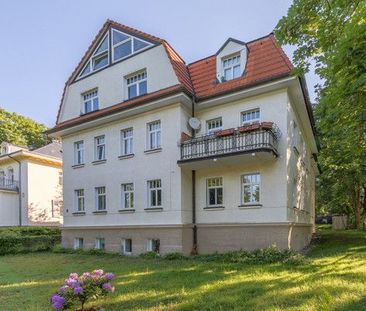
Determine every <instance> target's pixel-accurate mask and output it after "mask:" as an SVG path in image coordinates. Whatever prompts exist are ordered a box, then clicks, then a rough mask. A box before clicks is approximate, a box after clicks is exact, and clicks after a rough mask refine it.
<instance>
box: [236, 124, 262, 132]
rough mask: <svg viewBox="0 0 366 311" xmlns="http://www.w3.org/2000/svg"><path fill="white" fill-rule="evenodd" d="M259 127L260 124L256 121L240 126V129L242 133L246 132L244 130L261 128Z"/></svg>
mask: <svg viewBox="0 0 366 311" xmlns="http://www.w3.org/2000/svg"><path fill="white" fill-rule="evenodd" d="M259 128H260V124H259V123H254V124H248V125H243V126H241V127H239V128H238V130H239V132H240V133H244V132H251V131H255V130H259Z"/></svg>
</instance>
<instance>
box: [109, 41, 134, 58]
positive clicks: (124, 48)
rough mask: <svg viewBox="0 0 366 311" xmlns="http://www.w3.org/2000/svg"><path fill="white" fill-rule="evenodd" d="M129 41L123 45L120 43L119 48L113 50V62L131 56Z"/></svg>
mask: <svg viewBox="0 0 366 311" xmlns="http://www.w3.org/2000/svg"><path fill="white" fill-rule="evenodd" d="M131 49H132V47H131V40H130V41H127V42H125V43H122V44H121V45H119V46H116V47H115V48H114V57H113V58H114V60H117V59H121V58H123V57H126V56H128V55H130V54H131V52H132V50H131Z"/></svg>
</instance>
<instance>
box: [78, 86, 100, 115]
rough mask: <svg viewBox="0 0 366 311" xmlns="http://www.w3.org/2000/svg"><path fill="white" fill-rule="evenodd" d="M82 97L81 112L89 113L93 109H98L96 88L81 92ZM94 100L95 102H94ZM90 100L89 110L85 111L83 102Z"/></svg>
mask: <svg viewBox="0 0 366 311" xmlns="http://www.w3.org/2000/svg"><path fill="white" fill-rule="evenodd" d="M81 97H82V109H81V111H82V114H86V113H91V112H93V111H96V110H99V97H98V89H93V90H89V91H87V92H84V93H82V94H81ZM95 100H96V103H95ZM88 101H90V105H91V110H90V111H86V109H85V104H86V103H87V102H88Z"/></svg>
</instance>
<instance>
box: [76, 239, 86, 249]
mask: <svg viewBox="0 0 366 311" xmlns="http://www.w3.org/2000/svg"><path fill="white" fill-rule="evenodd" d="M83 248H84V239H83V238H75V239H74V249H83Z"/></svg>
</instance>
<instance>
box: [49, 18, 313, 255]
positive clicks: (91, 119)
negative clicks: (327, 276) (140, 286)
mask: <svg viewBox="0 0 366 311" xmlns="http://www.w3.org/2000/svg"><path fill="white" fill-rule="evenodd" d="M192 48H194V47H192ZM292 69H293V66H292V64H291V62H290V61H289V60H288V58H287V56H286V55H285V53H284V52H283V51H282V49H281V48H280V47H279V46H278V45H277V43H276V41H275V39H274V36H273V35H272V34H270V35H267V36H264V37H262V38H259V39H256V40H253V41H250V42H242V41H239V40H236V39H232V38H230V39H228V40H227V41H226V42H225V43H224V44H223V46H222V47H221V48H220V49H219V50H218V52H217V53H216V54H214V55H212V56H209V57H207V58H204V59H202V60H199V61H197V62H194V63H192V64H189V65H186V64H185V62H184V61H183V59H182V58H181V57H180V56H179V55H178V54H177V53H176V52H175V51H174V50H173V48H172V47H171V46H170V45H169V44H168V43H167V42H166V41H165V40H163V39H159V38H157V37H155V36H152V35H149V34H146V33H143V32H141V31H138V30H135V29H133V28H130V27H127V26H124V25H121V24H119V23H116V22H113V21H110V20H108V21H107V22H106V23H105V24H104V26H103V28H102V29H101V30H100V32H99V33H98V35H97V36H96V38H95V39H94V41H93V43H92V44H91V46H90V48H89V49H88V51H87V52H86V54H85V55H84V57H83V58H82V60H81V62H80V64H79V66H78V67H77V68H76V69H75V71H74V72H73V73H72V75H71V76H70V78H69V79H68V81H67V82H66V85H65V89H64V93H63V96H62V100H61V105H60V108H59V113H58V116H57V123H56V125H55V127H54V128H53V129H51V130H50V131H49V133H50V134H51V135H53V136H54V137H57V138H59V139H62V143H63V170H64V180H65V183H64V225H63V233H62V234H63V237H62V243H63V245H64V246H65V247H75V248H83V247H85V248H101V249H104V248H105V249H106V250H108V251H119V252H122V253H124V254H133V255H136V254H139V253H141V252H146V251H157V252H161V253H167V252H182V253H185V254H189V253H191V252H198V253H211V252H215V251H219V252H224V251H229V250H238V249H256V248H262V247H268V246H271V245H273V244H276V245H277V246H279V247H280V248H294V249H301V248H303V247H305V246H306V245H307V244H308V243H309V241H310V239H311V236H312V233H313V231H314V213H315V176H316V175H317V174H318V168H317V163H316V154H317V152H318V150H317V145H316V141H315V134H314V120H313V115H312V110H311V105H310V102H309V99H308V94H307V89H306V83H305V80H304V79H302V78H297V77H294V76H292V75H291V71H292ZM192 117H195V119H193V120H192ZM189 124H190V125H191V126H190V125H189Z"/></svg>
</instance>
